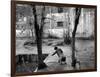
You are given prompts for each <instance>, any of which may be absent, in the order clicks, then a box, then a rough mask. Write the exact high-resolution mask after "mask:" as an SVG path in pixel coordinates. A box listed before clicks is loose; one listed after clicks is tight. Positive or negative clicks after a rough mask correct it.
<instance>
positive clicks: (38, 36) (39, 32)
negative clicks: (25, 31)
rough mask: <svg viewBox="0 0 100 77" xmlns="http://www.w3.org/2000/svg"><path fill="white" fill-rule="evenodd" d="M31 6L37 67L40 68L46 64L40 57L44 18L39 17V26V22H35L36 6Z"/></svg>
mask: <svg viewBox="0 0 100 77" xmlns="http://www.w3.org/2000/svg"><path fill="white" fill-rule="evenodd" d="M32 6H33V15H34V28H35V34H36V42H37V51H38V69H42V68H45V67H46V64H45V63H44V62H43V59H42V33H43V25H44V19H43V17H42V18H41V19H43V20H41V26H40V28H39V24H38V22H37V15H36V7H35V5H32ZM42 11H44V10H42ZM42 15H43V13H42Z"/></svg>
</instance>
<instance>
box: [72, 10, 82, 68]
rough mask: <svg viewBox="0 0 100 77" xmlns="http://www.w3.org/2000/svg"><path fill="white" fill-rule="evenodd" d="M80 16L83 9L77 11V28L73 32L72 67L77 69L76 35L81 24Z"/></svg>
mask: <svg viewBox="0 0 100 77" xmlns="http://www.w3.org/2000/svg"><path fill="white" fill-rule="evenodd" d="M80 14H81V8H76V9H75V26H74V29H73V32H72V67H73V68H76V63H77V59H76V57H75V35H76V31H77V26H78V23H79V17H80Z"/></svg>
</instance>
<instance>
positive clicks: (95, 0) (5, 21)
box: [0, 0, 100, 77]
mask: <svg viewBox="0 0 100 77" xmlns="http://www.w3.org/2000/svg"><path fill="white" fill-rule="evenodd" d="M34 1H47V2H48V1H49V2H58V3H71V4H72V3H73V4H87V5H89V4H91V5H98V12H97V13H98V18H97V19H98V23H97V25H98V28H97V30H98V31H97V32H98V43H97V44H98V47H97V50H98V54H97V55H98V71H97V72H86V73H74V74H72V73H70V74H56V75H41V76H37V77H99V74H100V60H99V59H100V52H99V51H100V47H99V46H100V34H99V33H100V30H99V29H100V0H34ZM10 18H11V14H10V0H1V1H0V77H10V65H11V64H10V62H11V60H10V58H11V50H10V48H11V46H10V43H11V41H10V40H11V38H10V34H11V32H10V31H11V27H10V25H11V24H10V22H11V21H10ZM27 77H36V76H27Z"/></svg>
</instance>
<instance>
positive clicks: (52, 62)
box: [16, 39, 95, 71]
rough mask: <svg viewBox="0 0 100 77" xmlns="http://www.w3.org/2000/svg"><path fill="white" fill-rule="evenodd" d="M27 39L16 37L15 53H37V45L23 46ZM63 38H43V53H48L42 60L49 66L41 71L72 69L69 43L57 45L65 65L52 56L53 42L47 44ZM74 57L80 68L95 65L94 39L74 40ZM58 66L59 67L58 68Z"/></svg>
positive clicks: (88, 67)
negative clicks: (61, 51) (63, 56)
mask: <svg viewBox="0 0 100 77" xmlns="http://www.w3.org/2000/svg"><path fill="white" fill-rule="evenodd" d="M27 40H28V39H16V55H19V54H37V46H36V44H35V45H34V46H29V47H27V48H25V47H24V46H23V44H24V42H25V41H27ZM62 40H63V39H45V40H43V41H44V43H43V45H42V51H43V54H48V56H47V57H46V59H45V60H44V62H45V63H46V64H47V65H48V66H49V67H48V69H46V70H42V71H55V70H58V69H60V70H72V68H68V67H71V54H72V51H71V45H59V46H58V47H59V48H61V49H62V50H63V52H64V55H65V56H66V62H67V64H66V65H59V64H58V62H57V61H58V57H57V55H55V56H52V57H51V54H52V53H53V52H54V46H55V45H54V44H52V45H49V44H48V43H51V42H53V43H54V42H59V41H62ZM75 46H76V50H77V51H76V57H77V59H78V60H79V61H80V63H81V65H80V66H81V69H90V68H94V67H95V50H94V41H93V40H76V44H75ZM58 67H59V68H58Z"/></svg>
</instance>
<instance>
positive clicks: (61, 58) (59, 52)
mask: <svg viewBox="0 0 100 77" xmlns="http://www.w3.org/2000/svg"><path fill="white" fill-rule="evenodd" d="M54 50H55V52H54V53H53V54H52V56H53V55H55V54H57V55H58V57H59V60H58V62H59V63H60V64H66V57H65V56H64V54H63V51H62V49H60V48H58V47H54Z"/></svg>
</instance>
